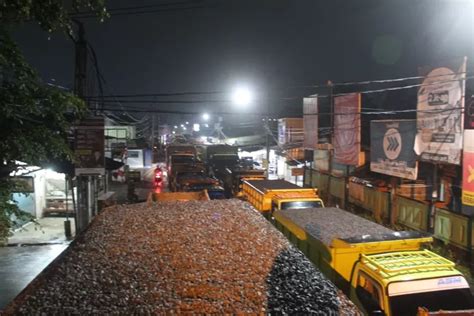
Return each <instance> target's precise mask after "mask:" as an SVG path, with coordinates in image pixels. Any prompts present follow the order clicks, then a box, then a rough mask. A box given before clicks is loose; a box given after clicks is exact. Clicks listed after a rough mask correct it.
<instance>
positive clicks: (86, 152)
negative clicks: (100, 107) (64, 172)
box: [74, 117, 105, 175]
mask: <svg viewBox="0 0 474 316" xmlns="http://www.w3.org/2000/svg"><path fill="white" fill-rule="evenodd" d="M104 139H105V136H104V118H103V117H90V118H86V119H85V120H83V121H82V122H81V123H80V124H79V125H77V126H76V127H75V148H74V154H75V159H76V161H75V167H76V175H94V174H105V156H104Z"/></svg>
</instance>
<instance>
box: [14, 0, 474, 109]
mask: <svg viewBox="0 0 474 316" xmlns="http://www.w3.org/2000/svg"><path fill="white" fill-rule="evenodd" d="M163 2H165V0H163V1H161V2H160V1H136V0H134V1H132V0H119V1H109V3H108V7H109V8H120V7H128V6H140V5H150V4H156V3H163ZM168 2H169V1H168ZM198 3H199V5H200V6H205V8H199V9H191V10H179V11H170V12H162V13H150V14H140V15H125V16H112V17H111V18H110V19H108V20H107V21H106V22H104V23H100V22H98V21H97V20H95V19H84V20H83V21H84V23H85V26H86V37H87V40H88V41H89V42H90V43H91V45H92V46H93V47H94V48H95V50H96V52H97V56H98V61H99V65H100V68H101V71H102V74H103V76H104V78H105V79H106V81H107V85H106V87H105V94H135V93H162V92H183V91H203V92H204V91H216V90H217V91H230V90H232V88H233V87H235V86H236V85H247V86H248V87H250V88H251V89H252V90H253V91H255V93H256V95H257V96H258V98H259V101H257V102H256V104H255V106H254V107H253V110H255V109H258V108H259V107H262V103H263V102H262V101H261V100H263V99H265V100H267V101H266V102H265V103H266V104H267V106H269V107H270V110H271V111H277V110H278V111H285V112H288V113H294V112H295V111H301V108H302V102H301V99H299V98H300V97H302V96H304V95H309V94H311V93H315V92H317V91H316V90H315V89H311V88H308V87H307V86H308V85H313V84H321V83H325V82H326V81H327V80H329V79H330V80H332V81H333V82H341V81H359V80H370V79H383V78H397V77H405V76H416V75H418V71H417V69H418V67H419V66H422V65H430V64H442V63H443V61H444V60H452V59H454V58H458V57H462V56H468V65H469V70H470V71H472V70H473V69H474V67H473V65H474V1H472V0H466V1H464V0H444V1H440V0H383V1H381V0H364V1H347V0H331V1H329V0H327V1H316V0H220V1H219V0H207V1H206V0H203V1H198ZM15 37H16V39H17V40H18V42H19V44H20V47H21V48H22V50H23V52H24V54H25V55H26V57H27V59H28V60H29V61H30V62H31V64H32V65H33V66H34V67H35V68H36V69H37V70H38V71H39V73H40V75H41V77H42V78H43V80H44V81H46V82H50V81H51V80H54V82H55V83H56V84H60V85H63V86H66V87H72V86H73V84H72V83H73V79H74V75H73V74H74V71H73V70H74V47H73V44H72V42H71V41H70V40H69V39H68V38H67V37H66V36H64V35H63V34H61V33H54V34H48V33H46V32H44V31H42V30H40V29H39V28H38V27H36V26H35V25H25V26H23V27H21V28H20V29H19V30H18V31H16V32H15ZM48 37H50V39H49V40H48ZM285 97H290V98H291V97H294V99H289V100H281V99H282V98H285ZM193 98H195V97H192V98H191V99H193ZM205 98H210V99H216V98H217V99H224V98H226V97H225V96H224V95H223V96H211V97H209V96H206V97H205ZM181 99H182V98H181ZM413 102H414V103H415V102H416V100H413ZM130 106H131V105H130V104H128V105H127V107H130ZM140 107H143V105H140ZM155 108H156V109H168V110H169V109H171V110H190V109H191V108H192V109H194V110H195V109H197V108H198V107H196V106H195V105H193V104H186V105H160V106H155ZM199 108H204V109H206V110H208V111H211V112H212V110H216V109H217V110H222V109H225V110H228V108H229V106H228V104H227V105H226V104H217V103H216V104H204V105H201V107H199Z"/></svg>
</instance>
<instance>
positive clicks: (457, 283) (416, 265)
mask: <svg viewBox="0 0 474 316" xmlns="http://www.w3.org/2000/svg"><path fill="white" fill-rule="evenodd" d="M350 298H351V300H352V301H353V302H354V303H355V304H356V305H357V306H358V307H359V308H360V309H361V310H362V311H364V312H365V313H366V314H367V315H387V316H392V315H393V316H394V315H417V312H418V308H419V307H423V308H426V309H428V310H433V311H438V310H444V311H449V310H466V309H471V308H473V307H474V305H473V298H472V295H471V292H470V289H469V284H468V283H467V281H466V279H465V278H464V277H463V276H462V274H461V273H460V272H458V271H457V270H456V269H455V268H454V263H453V262H451V261H449V260H447V259H445V258H443V257H441V256H439V255H437V254H435V253H433V252H431V251H429V250H420V251H409V252H390V253H383V254H372V255H364V254H363V255H361V257H360V260H359V261H358V262H357V263H356V265H355V267H354V272H353V276H352V280H351V292H350Z"/></svg>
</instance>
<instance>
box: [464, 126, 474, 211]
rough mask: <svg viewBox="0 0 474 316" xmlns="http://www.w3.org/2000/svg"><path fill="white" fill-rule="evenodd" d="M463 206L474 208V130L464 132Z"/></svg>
mask: <svg viewBox="0 0 474 316" xmlns="http://www.w3.org/2000/svg"><path fill="white" fill-rule="evenodd" d="M462 204H464V205H468V206H474V130H472V129H470V130H465V131H464V153H463V163H462Z"/></svg>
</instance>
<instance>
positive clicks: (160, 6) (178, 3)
mask: <svg viewBox="0 0 474 316" xmlns="http://www.w3.org/2000/svg"><path fill="white" fill-rule="evenodd" d="M195 2H196V1H189V0H188V1H180V2H165V3H159V4H150V5H142V6H133V7H122V8H110V9H107V13H114V12H120V11H135V10H144V9H156V8H163V7H169V6H177V5H182V4H195ZM199 2H201V1H199ZM92 14H95V12H94V11H83V12H75V13H71V14H69V16H72V17H75V16H80V15H92Z"/></svg>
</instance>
